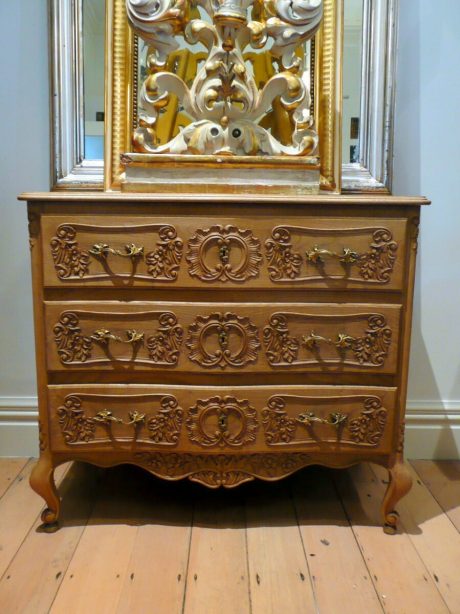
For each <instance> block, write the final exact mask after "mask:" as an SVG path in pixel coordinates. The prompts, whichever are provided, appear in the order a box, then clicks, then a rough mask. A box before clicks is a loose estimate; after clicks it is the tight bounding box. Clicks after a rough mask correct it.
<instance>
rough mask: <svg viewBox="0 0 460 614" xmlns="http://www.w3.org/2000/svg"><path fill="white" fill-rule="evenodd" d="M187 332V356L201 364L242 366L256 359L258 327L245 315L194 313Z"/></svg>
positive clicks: (222, 367)
mask: <svg viewBox="0 0 460 614" xmlns="http://www.w3.org/2000/svg"><path fill="white" fill-rule="evenodd" d="M188 333H189V334H188V337H187V343H186V345H187V347H188V348H189V349H190V352H189V358H190V360H191V361H193V362H196V363H197V364H199V365H200V366H202V367H209V368H213V367H220V368H221V369H225V368H226V367H244V366H245V365H247V364H249V363H254V362H256V361H257V356H258V350H259V348H260V342H259V338H258V329H257V327H256V326H254V324H253V323H252V322H251V320H250V319H249V318H247V317H241V316H237V315H235V314H234V313H212V314H211V315H209V316H198V317H197V318H196V320H195V321H194V322H193V324H191V325H190V327H189V330H188Z"/></svg>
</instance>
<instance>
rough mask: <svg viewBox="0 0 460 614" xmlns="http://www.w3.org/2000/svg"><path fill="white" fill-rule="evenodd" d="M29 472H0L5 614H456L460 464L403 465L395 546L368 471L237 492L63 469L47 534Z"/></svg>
mask: <svg viewBox="0 0 460 614" xmlns="http://www.w3.org/2000/svg"><path fill="white" fill-rule="evenodd" d="M32 466H33V461H31V460H29V459H14V460H11V459H0V612H1V614H16V613H17V614H42V613H43V614H45V613H48V612H51V613H52V614H61V613H62V614H64V613H65V614H80V613H81V614H105V613H107V614H112V613H117V614H128V613H129V614H144V613H148V614H150V613H152V614H182V613H185V614H227V613H228V614H310V613H312V614H313V613H315V614H316V613H320V614H345V613H350V614H352V613H353V614H374V613H376V614H377V613H382V612H384V613H385V614H442V613H449V612H450V613H451V614H460V573H459V569H460V463H459V462H458V461H452V462H449V461H437V462H434V461H413V462H412V463H411V464H410V469H411V471H412V474H413V477H414V487H413V489H412V491H411V493H410V494H409V495H408V496H407V497H406V499H404V500H403V501H402V502H401V503H400V505H399V511H400V515H401V528H400V530H399V532H398V534H397V535H395V536H387V535H385V534H384V533H383V531H382V529H381V527H380V516H379V508H380V501H381V498H382V496H383V492H384V490H385V487H386V480H387V475H386V471H384V470H382V469H381V468H380V467H377V466H374V465H370V464H363V465H360V466H357V467H353V468H351V469H348V470H343V471H335V470H328V469H324V468H319V467H311V468H308V469H306V470H304V471H302V472H299V473H298V474H296V475H294V476H292V477H291V478H289V479H287V480H284V481H282V482H279V483H274V484H264V483H261V482H254V483H250V484H246V485H243V486H241V487H239V488H238V489H236V490H234V491H224V490H222V491H221V490H219V491H208V490H207V489H204V488H203V487H200V486H199V485H196V484H192V483H189V482H187V481H183V482H177V483H168V482H164V481H162V480H158V479H156V478H154V477H153V476H151V475H150V474H148V473H146V472H144V471H142V470H140V469H138V468H136V467H132V466H122V467H115V468H113V469H107V470H102V469H98V468H96V467H92V466H89V465H85V464H81V463H73V464H67V465H65V466H63V467H61V468H59V469H58V470H57V471H56V480H57V482H58V484H59V491H60V493H61V495H62V497H63V508H62V516H61V529H60V530H59V531H57V532H56V533H52V534H46V533H44V532H43V531H41V529H40V511H41V508H42V501H41V499H39V497H38V496H36V495H35V493H33V492H32V491H31V489H30V488H29V486H28V476H29V474H30V470H31V468H32Z"/></svg>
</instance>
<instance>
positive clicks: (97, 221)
mask: <svg viewBox="0 0 460 614" xmlns="http://www.w3.org/2000/svg"><path fill="white" fill-rule="evenodd" d="M281 211H282V210H281V209H280V213H281ZM280 217H282V216H281V215H280ZM42 231H43V232H42V237H43V238H42V241H43V253H44V283H45V285H46V286H60V287H62V286H63V285H66V286H75V287H84V286H89V287H96V286H105V287H107V286H109V287H110V286H114V287H151V286H163V287H164V286H170V287H171V286H174V287H177V288H200V287H201V288H204V287H209V286H213V287H219V288H228V289H231V288H235V287H236V286H246V287H250V288H253V289H270V288H275V287H278V288H290V289H296V288H298V289H305V288H312V289H331V290H337V289H347V288H356V289H364V288H372V289H375V290H378V289H382V290H400V289H401V288H402V286H403V275H404V261H405V242H406V220H405V219H399V218H398V219H382V218H364V217H355V218H326V217H324V218H320V217H308V218H307V217H289V218H287V219H283V223H282V224H277V223H275V222H274V220H273V217H267V216H265V217H264V216H260V217H257V219H254V217H251V216H249V215H246V216H239V217H237V218H236V217H235V218H227V217H226V218H225V219H223V218H222V217H219V216H213V217H206V218H205V217H192V216H189V217H186V216H183V217H178V216H176V217H175V216H170V217H164V216H163V217H161V216H149V217H145V216H134V215H133V216H128V215H126V216H125V217H123V216H121V217H120V216H118V217H116V216H110V215H108V216H106V215H104V216H88V215H69V216H61V215H59V216H55V215H44V216H43V217H42Z"/></svg>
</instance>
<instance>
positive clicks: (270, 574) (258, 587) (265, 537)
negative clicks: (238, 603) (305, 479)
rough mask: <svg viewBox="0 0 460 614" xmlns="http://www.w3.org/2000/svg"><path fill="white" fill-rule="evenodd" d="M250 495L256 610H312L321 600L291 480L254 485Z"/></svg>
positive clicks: (262, 613) (274, 613) (292, 613)
mask: <svg viewBox="0 0 460 614" xmlns="http://www.w3.org/2000/svg"><path fill="white" fill-rule="evenodd" d="M247 490H248V495H247V499H246V518H247V547H248V564H249V578H250V591H251V604H252V612H253V614H279V613H280V612H282V613H283V614H298V613H299V612H302V613H303V614H310V612H316V611H317V608H316V603H315V597H314V593H313V585H312V580H311V577H310V573H309V569H308V563H307V560H306V557H305V552H304V549H303V544H302V540H301V538H300V531H299V526H298V523H297V516H296V512H295V508H294V503H293V500H292V498H291V496H290V492H289V488H288V483H287V484H286V483H283V482H281V483H274V484H254V485H251V487H250V488H248V489H247Z"/></svg>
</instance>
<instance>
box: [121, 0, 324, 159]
mask: <svg viewBox="0 0 460 614" xmlns="http://www.w3.org/2000/svg"><path fill="white" fill-rule="evenodd" d="M126 11H127V15H128V20H129V23H130V25H131V27H132V29H133V30H134V32H135V33H136V34H137V35H138V36H139V37H140V38H141V39H142V40H143V41H144V43H145V45H146V46H147V48H148V51H147V74H146V76H145V79H144V81H143V83H142V85H141V88H140V94H139V103H140V107H141V111H140V113H139V121H138V127H137V128H136V129H135V131H134V136H133V144H134V149H135V151H136V152H139V153H147V154H161V153H166V154H202V155H209V154H218V155H239V156H244V155H257V156H267V155H268V156H287V157H292V156H314V155H316V154H317V152H318V136H317V133H316V130H315V127H314V120H313V117H312V115H311V112H310V104H311V98H310V83H309V81H308V78H307V75H306V73H305V70H304V69H305V66H304V64H305V58H304V52H303V49H302V45H303V43H305V42H306V41H308V40H310V39H311V38H312V37H313V36H314V34H315V33H316V31H317V30H318V28H319V26H320V23H321V20H322V17H323V0H289V1H288V0H257V1H252V0H126ZM197 44H200V49H201V48H204V49H206V51H205V53H204V56H205V60H204V62H203V63H202V65H201V66H198V69H197V71H196V74H195V75H194V78H193V79H191V80H187V81H186V80H184V79H183V78H182V77H181V76H179V75H178V74H175V72H173V71H172V70H170V63H168V59H169V58H170V56H171V54H173V53H174V52H176V51H177V50H178V49H179V47H180V46H181V47H184V46H185V47H186V48H187V49H189V50H192V49H195V48H196V47H195V46H196V45H197ZM259 50H260V53H258V51H259ZM260 56H262V59H265V61H266V62H268V63H269V64H270V71H271V72H272V76H271V77H270V78H268V80H267V81H266V82H265V83H264V84H262V83H260V82H258V81H257V80H256V78H255V76H254V75H255V73H256V63H257V62H258V61H260ZM263 56H265V58H264V57H263ZM172 97H177V100H178V104H179V108H180V111H181V113H182V114H185V115H186V116H187V117H188V118H189V120H190V123H188V124H187V125H186V126H184V127H182V128H181V129H180V131H179V133H178V134H176V135H174V136H173V137H172V138H171V139H170V140H169V141H167V142H166V143H163V144H159V142H158V138H157V127H158V121H159V118H160V115H161V113H162V112H164V109H165V107H166V106H167V105H168V103H169V102H170V100H171V98H172ZM278 104H279V105H281V109H282V111H283V112H284V113H285V114H287V117H288V120H289V121H288V125H289V126H290V132H291V134H290V135H289V137H290V138H288V139H286V138H283V139H282V140H280V139H278V138H276V137H275V136H274V135H273V134H272V131H271V130H270V128H266V127H264V125H263V118H264V117H265V116H266V115H267V114H268V113H270V112H271V111H272V108H273V106H274V105H278ZM282 141H283V142H282Z"/></svg>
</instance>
